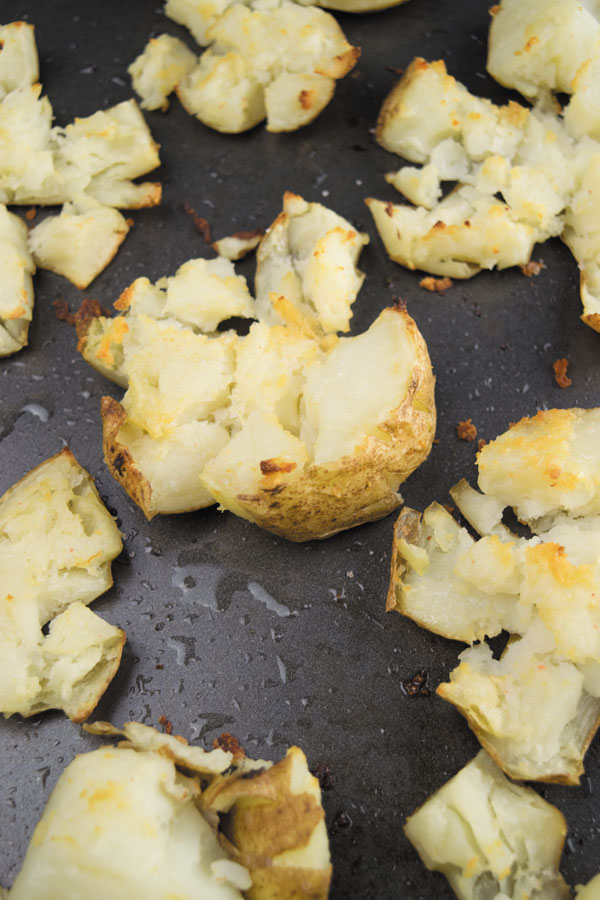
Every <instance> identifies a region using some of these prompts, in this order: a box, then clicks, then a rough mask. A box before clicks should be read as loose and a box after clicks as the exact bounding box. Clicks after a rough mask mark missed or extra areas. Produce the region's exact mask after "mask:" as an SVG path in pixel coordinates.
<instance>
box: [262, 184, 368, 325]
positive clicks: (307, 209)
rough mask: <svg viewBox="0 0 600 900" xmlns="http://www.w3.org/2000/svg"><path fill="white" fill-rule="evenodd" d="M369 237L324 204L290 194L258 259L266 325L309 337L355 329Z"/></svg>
mask: <svg viewBox="0 0 600 900" xmlns="http://www.w3.org/2000/svg"><path fill="white" fill-rule="evenodd" d="M368 243H369V236H368V235H367V234H363V233H361V232H359V231H357V230H356V229H355V228H353V226H352V225H351V224H350V222H348V220H347V219H344V218H343V217H342V216H339V215H337V213H335V212H333V211H332V210H330V209H327V207H325V206H322V205H321V204H320V203H307V202H306V201H305V200H303V199H302V197H299V196H298V195H297V194H292V193H290V192H289V191H288V192H286V194H285V195H284V197H283V210H282V212H281V213H280V215H279V216H278V217H277V218H276V219H275V221H274V222H273V224H272V225H271V227H270V228H269V229H268V231H267V234H266V235H265V238H264V240H263V241H262V242H261V244H260V246H259V248H258V251H257V255H256V279H255V282H256V285H255V286H256V303H257V308H258V314H259V316H260V318H261V319H262V320H263V321H266V322H269V323H272V324H276V323H280V324H288V325H295V326H297V327H299V328H301V329H302V330H304V331H305V332H306V333H308V334H315V335H318V334H327V333H328V332H333V331H349V330H350V318H351V315H352V305H353V303H354V301H355V299H356V296H357V294H358V292H359V290H360V288H361V286H362V283H363V281H364V277H365V276H364V274H363V273H362V272H361V271H359V269H358V268H357V262H358V258H359V256H360V253H361V251H362V248H363V247H364V246H366V244H368Z"/></svg>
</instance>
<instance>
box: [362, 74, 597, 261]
mask: <svg viewBox="0 0 600 900" xmlns="http://www.w3.org/2000/svg"><path fill="white" fill-rule="evenodd" d="M377 139H378V141H379V143H380V144H382V146H384V147H385V148H386V149H388V150H390V151H392V152H395V153H398V154H399V155H401V156H404V157H405V158H407V159H409V160H411V161H413V162H419V163H423V164H424V165H423V168H422V169H417V168H415V167H414V166H408V167H405V168H403V169H400V170H399V171H398V172H396V173H391V174H389V175H387V176H386V178H387V180H388V181H389V182H390V183H391V184H393V186H394V187H396V188H397V189H398V190H400V191H401V192H402V193H404V194H405V196H406V197H407V198H408V199H409V200H410V201H411V202H412V203H415V204H417V208H416V209H415V208H413V207H408V206H398V205H395V204H393V203H384V202H382V201H378V200H373V199H368V200H367V201H366V202H367V205H368V206H369V208H370V210H371V212H372V214H373V216H374V219H375V224H376V226H377V229H378V231H379V233H380V236H381V237H382V239H383V241H384V244H385V246H386V249H387V251H388V253H389V254H390V256H391V258H392V259H394V260H395V261H396V262H399V263H400V264H401V265H404V266H407V267H408V268H411V269H414V268H418V269H423V270H424V271H428V272H432V273H433V274H436V275H448V276H450V277H452V278H469V277H471V276H472V275H474V274H476V273H477V272H478V271H479V270H480V269H482V268H493V267H495V266H498V268H505V267H507V266H512V265H523V264H525V263H526V262H527V261H528V260H529V258H530V255H531V251H532V249H533V245H534V244H535V243H536V242H539V241H544V240H547V239H548V238H549V237H551V236H554V235H558V234H560V233H561V231H562V229H563V225H564V222H563V216H562V214H563V212H564V210H565V207H567V206H568V204H569V201H570V199H571V196H572V193H573V191H574V190H575V189H576V187H577V171H578V169H580V168H581V166H580V165H575V164H574V154H575V145H574V143H573V141H572V139H571V138H570V137H569V136H568V135H567V134H566V132H565V130H564V127H563V124H562V122H561V121H560V120H559V119H558V118H557V117H556V116H555V115H552V114H551V113H545V112H543V111H541V110H539V109H536V110H533V111H531V112H530V111H529V110H527V109H525V108H524V107H522V106H520V105H519V104H517V103H514V102H510V103H508V104H507V105H506V106H496V105H494V104H493V103H491V102H490V101H489V100H485V99H482V98H479V97H475V96H474V95H472V94H470V93H469V92H468V91H467V90H466V89H465V88H464V86H463V85H461V84H459V83H458V82H457V81H456V80H455V79H454V78H452V77H451V76H450V75H448V74H447V72H446V67H445V65H444V63H443V62H442V61H437V62H433V63H427V62H426V61H425V60H422V59H417V60H415V61H414V62H413V63H412V64H411V65H410V67H409V68H408V70H407V72H406V73H405V75H404V76H403V78H402V79H401V81H400V82H399V83H398V85H397V86H396V87H395V88H394V89H393V90H392V92H391V93H390V95H389V96H388V98H387V99H386V101H385V102H384V104H383V107H382V110H381V112H380V116H379V122H378V126H377ZM599 149H600V148H599ZM588 155H589V151H588ZM445 181H458V182H459V184H458V186H457V187H456V188H455V190H454V191H453V192H451V193H450V194H449V195H447V196H446V197H445V198H444V199H441V198H442V194H443V188H442V184H443V182H445ZM498 196H500V197H501V199H500V200H499V199H498Z"/></svg>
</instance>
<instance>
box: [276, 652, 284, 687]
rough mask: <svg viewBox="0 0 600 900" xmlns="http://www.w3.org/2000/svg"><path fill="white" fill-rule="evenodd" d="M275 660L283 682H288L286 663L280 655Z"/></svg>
mask: <svg viewBox="0 0 600 900" xmlns="http://www.w3.org/2000/svg"><path fill="white" fill-rule="evenodd" d="M275 660H276V662H277V667H278V669H279V676H280V678H281V680H282V682H283V684H287V670H286V668H285V663H284V661H283V660H282V658H281V657H280V656H276V657H275Z"/></svg>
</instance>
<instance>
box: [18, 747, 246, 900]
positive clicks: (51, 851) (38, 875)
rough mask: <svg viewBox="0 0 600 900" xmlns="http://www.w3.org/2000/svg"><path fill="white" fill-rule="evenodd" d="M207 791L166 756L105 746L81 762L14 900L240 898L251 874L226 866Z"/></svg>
mask: <svg viewBox="0 0 600 900" xmlns="http://www.w3.org/2000/svg"><path fill="white" fill-rule="evenodd" d="M199 794H200V787H199V785H198V783H197V781H196V779H191V778H187V777H185V776H184V775H181V774H180V773H179V772H178V771H177V770H176V769H175V766H174V764H173V762H172V761H171V760H170V759H168V758H166V757H164V756H162V755H161V754H160V753H156V752H155V753H153V752H144V751H140V752H138V751H136V750H132V749H127V748H123V749H116V748H103V749H99V750H94V751H92V752H91V753H85V754H82V755H80V756H77V757H76V758H75V759H74V760H73V762H71V763H70V765H69V766H68V767H67V769H66V770H65V771H64V773H63V774H62V776H61V777H60V779H59V781H58V784H57V785H56V787H55V789H54V791H53V792H52V795H51V797H50V800H49V801H48V804H47V806H46V810H45V812H44V814H43V816H42V818H41V819H40V821H39V823H38V825H37V827H36V830H35V832H34V837H33V839H32V841H31V844H30V846H29V849H28V851H27V854H26V856H25V861H24V863H23V867H22V869H21V871H20V873H19V874H18V875H17V878H16V880H15V883H14V885H13V887H12V889H11V891H10V892H9V897H10V900H25V898H27V900H30V898H32V897H34V896H35V897H36V898H37V900H58V898H61V900H62V898H64V897H65V896H66V895H70V896H73V897H74V896H80V897H82V896H85V897H88V898H90V900H100V898H103V897H107V896H110V897H111V898H114V900H126V898H132V897H145V898H148V900H162V898H165V897H167V896H169V895H171V896H177V897H182V898H184V897H185V898H188V897H189V898H192V897H210V898H211V900H212V898H215V900H241V897H242V895H241V893H240V892H239V890H238V888H237V887H236V886H235V885H234V884H232V883H231V882H230V881H229V880H228V874H230V876H231V878H232V881H234V882H237V883H238V884H239V885H240V886H241V887H242V888H245V887H247V886H248V884H249V878H248V875H247V873H246V872H245V870H244V869H242V868H241V867H240V866H239V865H237V864H234V863H232V862H231V861H229V860H228V859H227V855H226V853H225V852H224V851H223V850H221V848H220V847H219V845H218V842H217V838H216V835H215V834H214V832H213V829H212V828H211V826H210V825H209V824H208V822H207V821H206V820H205V819H204V818H203V816H202V815H201V813H200V812H199V811H198V809H197V808H196V803H195V801H196V798H197V797H198V795H199Z"/></svg>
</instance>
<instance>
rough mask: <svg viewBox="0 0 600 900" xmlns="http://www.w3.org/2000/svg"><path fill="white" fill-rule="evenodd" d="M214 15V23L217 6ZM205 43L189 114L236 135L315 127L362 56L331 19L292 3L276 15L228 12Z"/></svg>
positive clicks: (189, 84)
mask: <svg viewBox="0 0 600 900" xmlns="http://www.w3.org/2000/svg"><path fill="white" fill-rule="evenodd" d="M190 6H193V4H181V7H186V9H185V10H184V9H182V8H181V7H180V9H179V11H178V13H177V14H178V15H179V14H181V15H180V19H179V20H180V21H181V20H182V19H183V18H184V17H185V18H186V19H187V18H188V12H189V7H190ZM195 12H196V10H194V11H193V15H195ZM207 12H209V13H210V16H211V17H212V16H213V10H212V7H210V9H209V10H208V11H207ZM201 16H202V17H203V18H204V11H201ZM299 33H301V34H302V37H303V39H302V40H301V41H298V39H297V36H298V34H299ZM202 42H206V43H210V44H211V46H210V48H209V49H208V50H207V51H205V52H204V53H203V55H202V56H201V57H200V62H199V64H198V66H197V67H196V68H195V69H192V70H191V71H190V72H188V74H187V75H186V76H185V78H183V80H182V81H181V82H180V84H179V85H178V87H177V94H178V96H179V99H180V100H181V102H182V103H183V105H184V107H185V109H186V110H187V111H188V112H189V113H191V114H192V115H195V116H197V118H198V119H200V121H201V122H203V123H204V124H205V125H208V126H209V127H211V128H215V129H216V130H217V131H223V132H228V133H238V132H241V131H246V130H247V129H249V128H252V127H253V126H254V125H257V124H258V123H259V122H261V121H262V120H263V119H264V118H266V119H267V128H268V129H269V130H270V131H281V130H285V131H289V130H293V129H295V128H299V127H301V126H302V125H305V124H307V123H308V122H310V121H312V119H313V118H314V117H315V116H316V115H318V113H319V112H320V111H321V109H322V108H323V107H324V106H325V105H326V103H327V102H328V101H329V99H330V97H331V95H332V93H333V87H332V81H335V80H336V79H338V78H343V77H344V75H346V74H347V73H348V72H349V71H350V69H351V68H352V67H353V66H354V65H355V63H356V60H357V58H358V55H359V53H360V50H359V49H358V48H357V47H352V46H351V45H350V44H349V43H348V42H347V41H346V39H345V37H344V34H343V32H342V31H341V29H340V27H339V26H338V24H337V22H336V20H335V19H334V18H333V17H332V16H330V15H329V14H328V13H325V12H323V11H322V10H320V9H315V8H309V9H307V8H303V7H300V6H298V5H297V4H295V3H291V2H288V0H278V3H277V4H273V5H272V6H271V7H270V8H269V9H262V8H259V9H257V8H254V7H252V8H248V7H247V6H246V5H244V4H233V5H228V7H227V9H226V10H225V11H224V12H223V13H222V15H219V16H218V17H217V18H215V19H214V20H213V23H212V25H210V27H209V28H208V29H207V30H206V32H205V33H204V35H203V39H202Z"/></svg>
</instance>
